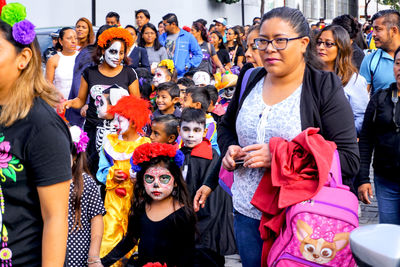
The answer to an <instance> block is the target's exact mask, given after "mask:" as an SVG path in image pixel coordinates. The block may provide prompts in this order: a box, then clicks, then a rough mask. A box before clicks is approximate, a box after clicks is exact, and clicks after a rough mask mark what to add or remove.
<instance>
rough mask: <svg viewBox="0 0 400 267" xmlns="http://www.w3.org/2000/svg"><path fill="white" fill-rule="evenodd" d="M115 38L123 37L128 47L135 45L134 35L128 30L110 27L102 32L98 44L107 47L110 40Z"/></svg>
mask: <svg viewBox="0 0 400 267" xmlns="http://www.w3.org/2000/svg"><path fill="white" fill-rule="evenodd" d="M113 39H122V40H124V42H125V44H126V46H127V47H131V46H132V45H133V37H132V35H131V34H130V33H129V31H128V30H126V29H123V28H116V27H113V28H109V29H108V30H105V31H104V32H103V33H102V34H100V36H99V39H98V40H97V45H98V46H100V47H102V48H105V47H106V45H107V42H108V41H111V40H113Z"/></svg>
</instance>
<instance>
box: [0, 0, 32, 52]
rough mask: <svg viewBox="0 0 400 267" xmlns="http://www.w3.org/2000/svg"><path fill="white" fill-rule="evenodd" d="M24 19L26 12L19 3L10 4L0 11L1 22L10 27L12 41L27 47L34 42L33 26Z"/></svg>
mask: <svg viewBox="0 0 400 267" xmlns="http://www.w3.org/2000/svg"><path fill="white" fill-rule="evenodd" d="M25 18H26V10H25V7H24V6H23V5H22V4H20V3H10V4H7V5H5V6H4V7H3V8H2V9H1V20H2V21H4V22H6V23H7V24H8V25H10V26H11V27H12V36H13V38H14V40H15V41H16V42H18V43H20V44H23V45H29V44H30V43H32V42H33V40H35V36H36V33H35V25H33V24H32V23H31V22H30V21H29V20H27V19H25Z"/></svg>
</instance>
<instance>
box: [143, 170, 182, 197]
mask: <svg viewBox="0 0 400 267" xmlns="http://www.w3.org/2000/svg"><path fill="white" fill-rule="evenodd" d="M143 179H144V181H143V182H144V188H145V190H146V194H147V195H149V196H150V197H151V198H152V199H153V200H157V201H160V200H163V199H166V198H167V197H169V196H170V195H171V193H172V190H173V189H174V183H175V180H174V176H172V174H171V173H170V172H169V170H168V169H167V168H164V167H161V166H153V167H150V168H148V169H147V170H146V172H145V173H144V177H143Z"/></svg>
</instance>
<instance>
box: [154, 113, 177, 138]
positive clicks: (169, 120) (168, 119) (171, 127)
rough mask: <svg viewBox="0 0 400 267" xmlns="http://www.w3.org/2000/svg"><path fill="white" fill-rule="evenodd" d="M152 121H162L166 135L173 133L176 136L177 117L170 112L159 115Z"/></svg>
mask: <svg viewBox="0 0 400 267" xmlns="http://www.w3.org/2000/svg"><path fill="white" fill-rule="evenodd" d="M153 123H164V126H165V127H164V129H165V133H166V134H167V136H171V135H175V136H176V137H178V135H179V133H178V126H179V119H178V118H177V117H175V116H174V115H172V114H167V115H161V116H159V117H156V118H154V119H153Z"/></svg>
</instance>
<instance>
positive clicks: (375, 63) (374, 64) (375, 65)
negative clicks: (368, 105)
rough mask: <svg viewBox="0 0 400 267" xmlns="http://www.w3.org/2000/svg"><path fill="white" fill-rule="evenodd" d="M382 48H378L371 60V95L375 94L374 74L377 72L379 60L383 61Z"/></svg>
mask: <svg viewBox="0 0 400 267" xmlns="http://www.w3.org/2000/svg"><path fill="white" fill-rule="evenodd" d="M378 53H379V56H378V57H377V56H376V54H378ZM382 54H383V52H382V49H378V50H377V51H376V52H375V53H374V54H373V56H372V59H371V61H370V62H369V71H370V73H371V90H370V95H373V94H374V93H375V88H374V76H375V73H376V70H377V69H378V65H379V62H380V61H381V58H382Z"/></svg>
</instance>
